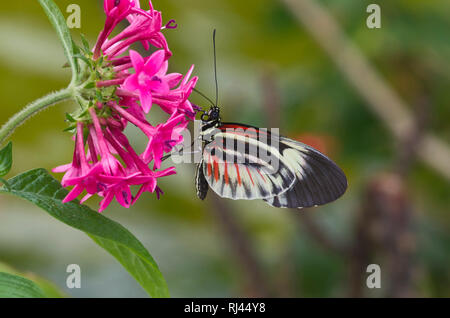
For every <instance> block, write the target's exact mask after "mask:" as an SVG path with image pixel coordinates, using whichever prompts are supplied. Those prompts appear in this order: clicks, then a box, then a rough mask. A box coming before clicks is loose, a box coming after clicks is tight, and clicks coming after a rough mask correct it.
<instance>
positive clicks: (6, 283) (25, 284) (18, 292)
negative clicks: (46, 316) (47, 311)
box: [0, 272, 45, 298]
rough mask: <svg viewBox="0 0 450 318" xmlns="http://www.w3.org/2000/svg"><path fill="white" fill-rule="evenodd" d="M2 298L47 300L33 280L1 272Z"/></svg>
mask: <svg viewBox="0 0 450 318" xmlns="http://www.w3.org/2000/svg"><path fill="white" fill-rule="evenodd" d="M0 298H45V295H44V292H43V291H42V290H41V289H40V288H39V286H38V285H36V284H35V283H33V282H32V281H31V280H28V279H26V278H23V277H20V276H17V275H12V274H7V273H3V272H0Z"/></svg>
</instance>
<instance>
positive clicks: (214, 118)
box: [201, 106, 220, 125]
mask: <svg viewBox="0 0 450 318" xmlns="http://www.w3.org/2000/svg"><path fill="white" fill-rule="evenodd" d="M201 120H202V122H203V124H207V125H209V124H218V123H220V108H219V107H217V106H211V107H210V108H209V110H208V111H206V112H204V113H203V114H202V117H201Z"/></svg>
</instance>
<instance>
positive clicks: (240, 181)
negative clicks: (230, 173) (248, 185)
mask: <svg viewBox="0 0 450 318" xmlns="http://www.w3.org/2000/svg"><path fill="white" fill-rule="evenodd" d="M234 167H235V168H236V174H237V179H238V184H239V185H242V180H241V174H240V173H239V166H238V164H237V163H235V164H234Z"/></svg>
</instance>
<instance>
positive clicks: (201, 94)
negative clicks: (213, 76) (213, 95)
mask: <svg viewBox="0 0 450 318" xmlns="http://www.w3.org/2000/svg"><path fill="white" fill-rule="evenodd" d="M193 90H194V92H196V93H197V94H199V95H200V96H201V97H203V98H204V99H206V100H207V101H208V102H209V103H210V104H211V105H212V106H214V102H213V101H212V100H211V99H210V98H209V97H208V96H206V95H205V94H203V93H202V92H200V91H199V90H198V89H196V88H194V89H193Z"/></svg>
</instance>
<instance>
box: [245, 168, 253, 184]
mask: <svg viewBox="0 0 450 318" xmlns="http://www.w3.org/2000/svg"><path fill="white" fill-rule="evenodd" d="M245 168H247V173H248V176H249V177H250V180H251V181H252V184H253V185H255V183H254V182H253V178H252V174H251V173H250V170H249V169H248V167H245Z"/></svg>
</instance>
